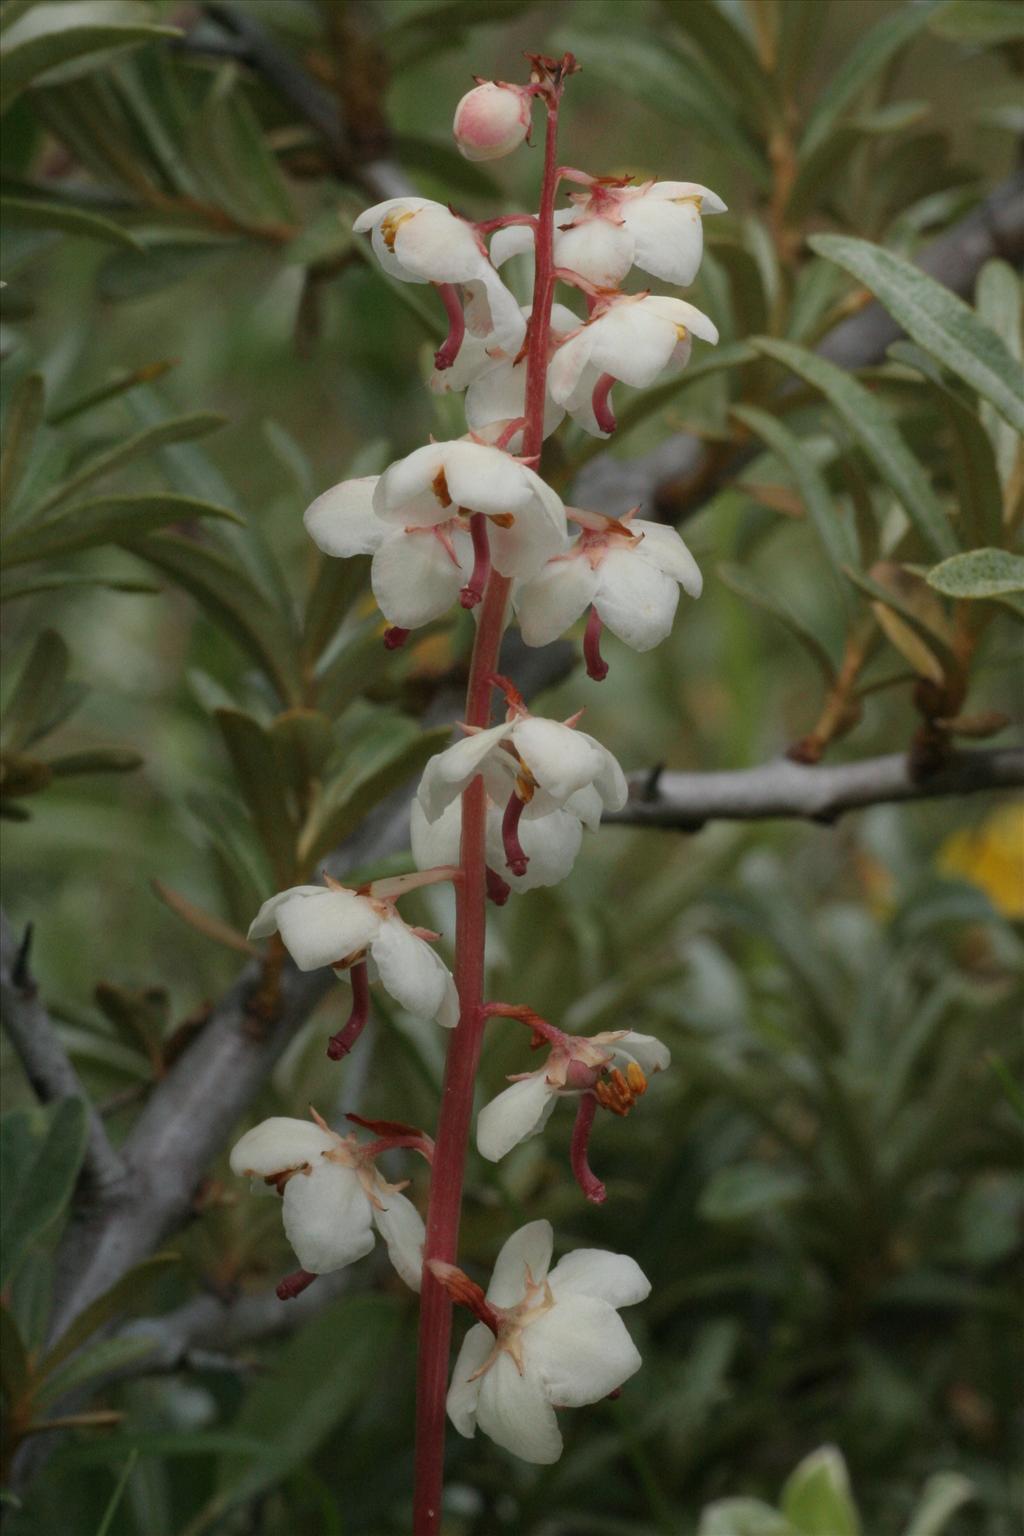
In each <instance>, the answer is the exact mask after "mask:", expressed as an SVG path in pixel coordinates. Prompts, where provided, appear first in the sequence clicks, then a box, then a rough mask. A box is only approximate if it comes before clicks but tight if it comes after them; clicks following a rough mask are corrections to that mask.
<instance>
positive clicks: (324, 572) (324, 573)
mask: <svg viewBox="0 0 1024 1536" xmlns="http://www.w3.org/2000/svg"><path fill="white" fill-rule="evenodd" d="M369 587H370V562H369V559H368V558H367V557H364V556H361V557H357V558H354V559H351V560H338V559H335V558H334V557H333V556H331V555H321V557H320V561H319V564H318V566H317V573H316V579H315V580H314V582H313V587H312V590H311V591H310V594H309V597H308V599H307V601H306V611H305V614H304V616H303V634H302V644H303V648H304V649H305V650H306V652H307V654H308V655H310V656H311V657H313V658H316V657H318V656H319V655H320V654H321V652H322V651H323V650H324V649H325V647H326V646H327V645H328V643H329V642H330V641H331V639H333V637H334V635H335V634H336V633H337V631H338V627H339V625H340V624H341V622H342V620H343V619H344V618H345V617H346V616H347V615H348V613H349V612H350V610H351V608H352V605H353V603H355V602H357V601H358V599H359V598H360V597H361V596H362V594H363V593H365V592H368V591H369Z"/></svg>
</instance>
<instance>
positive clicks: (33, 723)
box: [0, 629, 70, 753]
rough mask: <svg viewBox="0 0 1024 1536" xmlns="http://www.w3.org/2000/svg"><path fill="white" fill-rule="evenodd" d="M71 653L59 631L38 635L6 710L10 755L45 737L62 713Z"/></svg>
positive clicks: (5, 737)
mask: <svg viewBox="0 0 1024 1536" xmlns="http://www.w3.org/2000/svg"><path fill="white" fill-rule="evenodd" d="M69 661H70V653H69V651H68V648H67V646H66V645H65V643H64V641H63V640H62V639H61V637H60V635H58V634H57V632H56V630H53V629H44V630H43V631H42V633H41V634H39V635H37V637H36V641H35V644H34V645H33V647H32V650H31V652H30V653H29V657H28V660H27V661H26V663H25V667H24V670H23V671H22V673H21V676H20V677H19V678H18V681H17V684H16V685H15V688H14V692H13V693H12V695H11V698H10V701H9V703H8V705H7V708H6V709H5V710H4V717H3V730H2V737H0V739H2V741H3V745H4V750H5V751H6V752H14V753H18V752H23V751H24V750H25V748H26V747H30V746H31V745H32V743H33V742H34V741H38V740H39V737H40V736H42V735H44V734H45V732H46V731H47V729H48V728H49V726H50V724H51V722H52V720H53V717H54V714H55V712H56V711H57V710H58V708H59V705H60V702H61V698H62V696H63V694H64V684H65V682H66V681H67V675H68V664H69Z"/></svg>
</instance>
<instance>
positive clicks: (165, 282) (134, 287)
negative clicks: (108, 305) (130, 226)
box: [97, 230, 243, 303]
mask: <svg viewBox="0 0 1024 1536" xmlns="http://www.w3.org/2000/svg"><path fill="white" fill-rule="evenodd" d="M242 244H243V242H242V241H240V240H225V239H220V238H218V237H215V236H208V235H204V234H201V233H200V232H199V231H198V230H197V231H196V232H195V234H192V233H191V232H188V231H179V232H178V233H177V235H175V234H174V233H173V232H168V233H167V234H166V235H164V236H163V237H162V238H161V239H160V240H148V241H147V243H146V245H145V246H144V248H143V249H142V250H141V251H139V252H135V251H124V252H121V251H117V252H115V253H114V254H113V255H111V256H109V257H108V258H107V259H106V261H105V262H104V263H103V265H102V267H101V268H100V273H99V279H98V284H97V286H98V290H99V295H100V297H101V298H103V299H109V300H110V301H111V302H112V303H121V302H125V301H128V300H132V299H148V298H149V297H150V295H151V294H154V293H160V292H162V291H163V289H165V288H170V287H172V286H173V285H174V284H175V283H182V282H185V281H186V279H188V278H191V277H197V276H199V275H200V274H208V273H209V272H211V271H212V270H214V269H216V267H217V266H219V265H220V264H221V263H223V262H224V260H225V259H226V258H227V257H229V256H231V255H233V254H237V252H238V251H239V250H240V249H241V248H242Z"/></svg>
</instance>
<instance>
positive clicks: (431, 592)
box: [302, 475, 473, 629]
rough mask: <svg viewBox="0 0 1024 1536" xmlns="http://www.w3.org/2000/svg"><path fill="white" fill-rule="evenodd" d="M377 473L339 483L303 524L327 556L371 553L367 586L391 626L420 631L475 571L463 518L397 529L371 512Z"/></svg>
mask: <svg viewBox="0 0 1024 1536" xmlns="http://www.w3.org/2000/svg"><path fill="white" fill-rule="evenodd" d="M379 478H380V477H379V476H378V475H367V476H365V477H364V478H362V479H360V480H343V481H342V482H341V484H340V485H334V486H332V487H331V489H330V490H329V491H324V493H323V495H322V496H318V497H317V499H316V500H315V501H314V502H313V504H312V505H311V506H309V507H307V508H306V511H305V513H304V514H303V519H302V520H303V522H304V523H305V525H306V528H307V531H308V532H309V534H310V537H311V538H312V539H313V541H314V543H316V544H317V545H318V547H319V548H320V549H322V550H323V552H324V554H326V555H338V556H341V557H343V558H347V557H349V556H351V555H372V556H373V561H372V564H371V566H370V584H371V586H372V588H373V595H374V597H375V598H376V599H377V603H378V606H379V607H380V610H381V612H382V613H383V614H384V616H385V618H386V619H387V620H388V622H389V623H390V624H395V625H397V626H398V627H400V628H401V629H418V628H419V626H420V625H421V624H429V623H430V622H431V620H432V619H437V618H440V617H441V615H442V614H443V613H446V612H447V610H448V609H449V608H450V607H451V606H452V604H453V603H454V602H455V601H456V599H457V598H458V595H459V591H460V589H461V588H462V586H463V585H464V584H465V583H466V582H467V581H468V579H469V576H470V573H471V571H472V569H473V548H472V543H471V540H470V537H469V532H468V527H467V524H466V519H465V518H462V517H450V518H448V519H447V520H446V521H445V522H441V523H437V524H435V525H434V526H433V527H430V528H417V527H413V528H396V527H395V525H394V523H392V522H385V521H384V520H383V519H382V518H380V517H378V516H377V514H376V512H375V511H374V510H373V493H374V490H375V489H376V486H377V481H378V479H379Z"/></svg>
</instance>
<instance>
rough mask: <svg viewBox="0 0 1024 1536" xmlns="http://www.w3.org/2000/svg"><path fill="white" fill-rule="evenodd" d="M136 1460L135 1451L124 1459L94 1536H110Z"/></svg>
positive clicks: (137, 1457) (137, 1456) (137, 1455)
mask: <svg viewBox="0 0 1024 1536" xmlns="http://www.w3.org/2000/svg"><path fill="white" fill-rule="evenodd" d="M138 1459H139V1453H138V1451H137V1450H133V1451H131V1452H130V1453H129V1455H128V1457H127V1458H126V1460H125V1464H124V1466H123V1467H122V1468H121V1473H120V1476H119V1477H118V1479H117V1482H116V1484H115V1486H114V1491H113V1493H112V1494H111V1495H110V1502H109V1503H108V1505H107V1507H106V1509H105V1510H104V1512H103V1519H102V1520H101V1521H100V1523H99V1525H98V1527H97V1529H96V1536H110V1531H111V1528H112V1527H113V1524H114V1516H115V1515H116V1514H117V1511H118V1508H119V1507H120V1504H121V1500H122V1499H123V1498H124V1491H125V1489H126V1488H127V1486H128V1480H129V1478H130V1477H131V1475H132V1473H133V1472H134V1471H135V1463H136V1462H137V1461H138Z"/></svg>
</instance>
